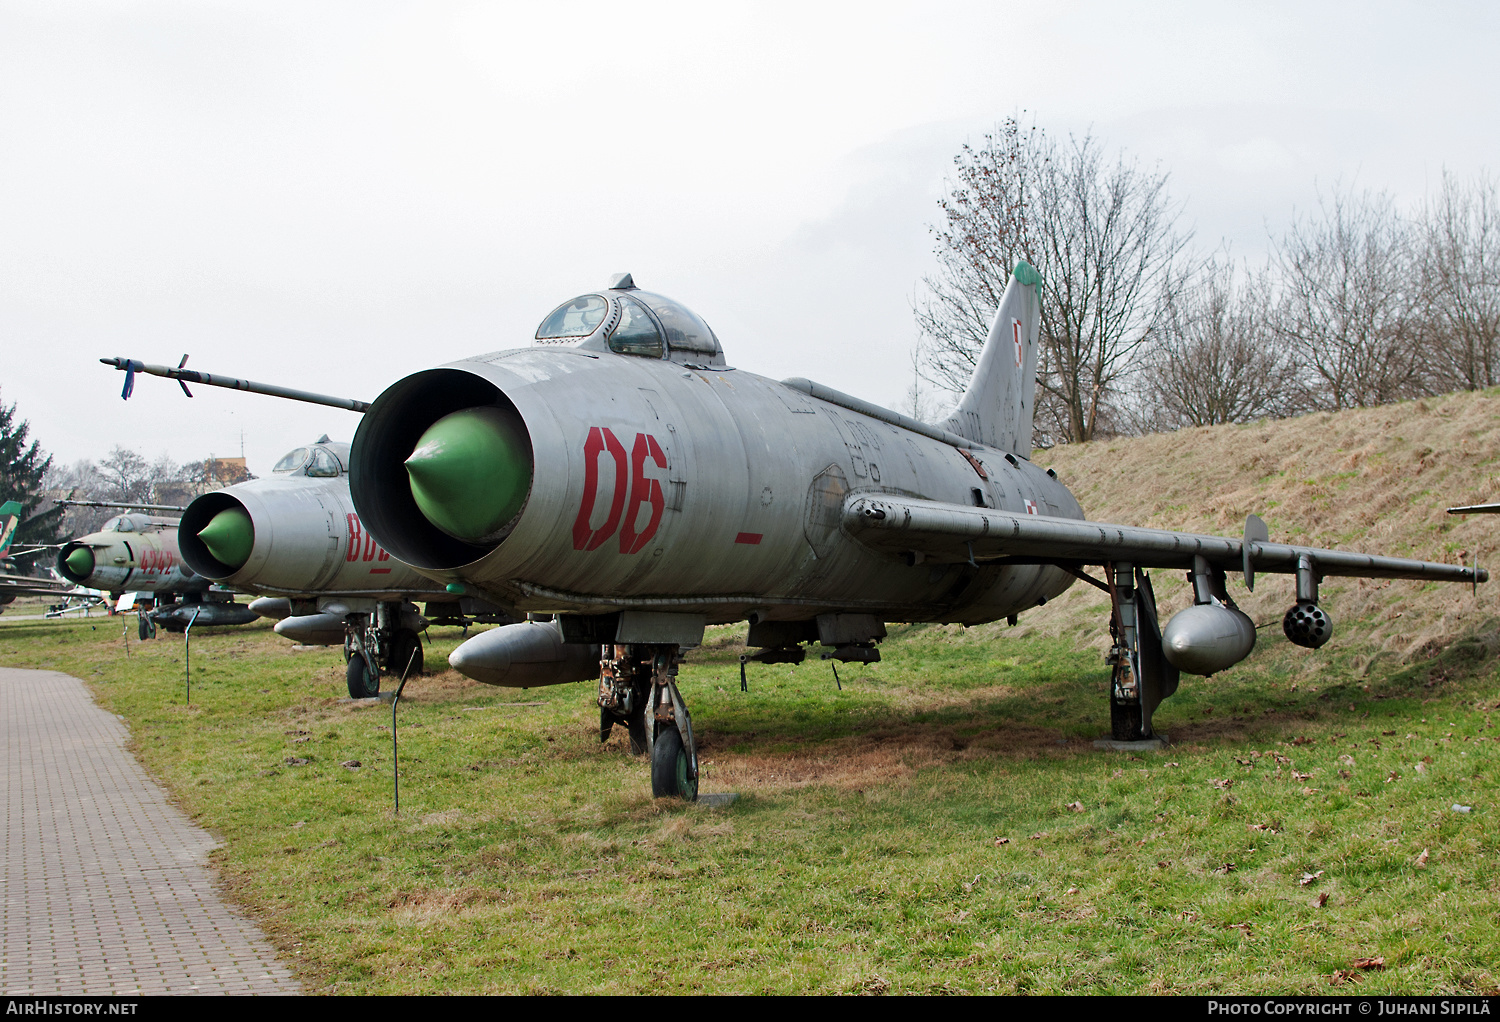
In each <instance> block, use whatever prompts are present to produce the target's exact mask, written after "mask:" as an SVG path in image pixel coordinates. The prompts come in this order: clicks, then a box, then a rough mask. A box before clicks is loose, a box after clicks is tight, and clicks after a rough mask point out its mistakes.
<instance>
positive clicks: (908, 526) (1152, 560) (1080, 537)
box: [843, 493, 1489, 583]
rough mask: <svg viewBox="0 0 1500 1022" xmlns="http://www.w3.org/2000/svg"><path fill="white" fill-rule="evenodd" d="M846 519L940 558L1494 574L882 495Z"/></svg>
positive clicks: (875, 543)
mask: <svg viewBox="0 0 1500 1022" xmlns="http://www.w3.org/2000/svg"><path fill="white" fill-rule="evenodd" d="M843 524H844V528H845V529H846V530H848V532H849V533H850V534H851V535H853V536H854V537H855V538H856V539H858V540H859V541H860V542H862V543H864V544H865V545H866V546H870V547H873V548H875V549H877V550H883V551H886V552H889V553H905V552H908V551H910V552H917V553H921V554H923V555H924V556H925V557H930V558H933V559H940V560H956V561H967V560H971V559H972V560H974V561H1001V560H1015V561H1029V562H1059V563H1064V564H1104V563H1107V562H1128V563H1131V564H1135V565H1138V566H1140V567H1143V568H1183V569H1190V568H1192V567H1193V564H1194V558H1196V557H1202V558H1204V559H1206V560H1207V561H1208V563H1209V564H1211V565H1213V566H1214V567H1217V568H1222V569H1224V570H1225V571H1226V572H1227V571H1240V570H1245V571H1246V572H1247V574H1248V573H1249V572H1270V573H1279V574H1295V573H1296V572H1297V567H1298V564H1299V562H1300V561H1301V559H1302V558H1304V557H1307V558H1311V560H1312V563H1313V565H1314V566H1315V568H1316V571H1317V573H1318V574H1319V575H1323V576H1331V575H1347V576H1353V577H1358V578H1404V579H1414V580H1421V581H1432V582H1470V583H1473V582H1485V581H1488V579H1489V572H1487V571H1485V570H1484V569H1483V568H1469V567H1464V566H1462V565H1456V564H1435V563H1433V562H1430V561H1416V560H1411V559H1408V558H1405V557H1379V556H1375V555H1372V554H1360V553H1354V552H1351V551H1347V550H1324V549H1320V548H1317V547H1305V546H1293V545H1290V544H1286V543H1270V542H1263V541H1259V540H1255V539H1251V540H1250V541H1249V551H1248V556H1247V555H1246V553H1247V552H1246V549H1245V547H1246V541H1244V540H1239V539H1230V538H1228V537H1226V536H1200V535H1196V534H1194V533H1190V532H1171V531H1168V530H1166V529H1143V528H1138V527H1136V526H1131V525H1112V524H1109V523H1106V522H1089V521H1080V520H1077V519H1072V518H1053V517H1049V516H1047V515H1026V514H1016V513H1014V512H1010V511H997V510H995V509H993V508H981V507H966V506H964V505H962V504H946V503H942V502H940V501H934V500H920V499H917V498H911V497H900V496H893V495H891V494H884V493H882V494H879V495H878V496H874V495H871V494H853V495H851V496H850V497H849V498H848V500H846V501H845V502H844V516H843Z"/></svg>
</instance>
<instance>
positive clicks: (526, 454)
mask: <svg viewBox="0 0 1500 1022" xmlns="http://www.w3.org/2000/svg"><path fill="white" fill-rule="evenodd" d="M406 474H407V477H408V479H409V481H410V483H411V495H412V497H413V498H414V499H415V500H416V502H417V507H418V508H420V509H421V511H422V514H424V515H426V516H427V520H428V521H429V522H431V523H432V524H433V525H436V526H437V527H438V528H439V529H442V530H443V531H444V532H446V533H447V534H448V535H450V536H453V537H455V538H457V539H461V540H464V541H466V542H469V543H478V542H482V541H484V540H485V539H487V538H488V537H489V536H491V535H492V534H493V533H495V532H496V531H497V530H499V529H500V527H501V526H503V525H504V524H505V523H506V522H508V521H510V520H511V519H512V518H514V517H515V516H516V513H517V512H518V511H520V510H521V505H522V504H524V503H525V502H526V494H527V493H528V492H530V490H531V444H530V443H529V442H528V440H527V437H526V435H525V434H524V433H523V432H522V431H521V430H520V429H518V428H517V426H516V424H515V423H514V422H513V421H512V419H511V417H510V416H507V415H506V414H505V413H504V412H502V411H501V410H500V409H498V408H465V409H464V410H463V411H461V412H454V413H453V414H451V415H445V416H443V417H442V418H441V419H439V420H438V421H437V422H434V423H433V424H432V425H431V426H428V427H427V432H425V433H423V434H422V436H421V438H420V439H418V440H417V446H416V448H415V449H414V450H413V451H412V452H411V457H409V458H407V459H406Z"/></svg>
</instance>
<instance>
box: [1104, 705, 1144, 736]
mask: <svg viewBox="0 0 1500 1022" xmlns="http://www.w3.org/2000/svg"><path fill="white" fill-rule="evenodd" d="M1109 723H1110V737H1112V738H1113V739H1114V740H1115V741H1117V742H1140V741H1145V740H1146V739H1147V738H1150V737H1151V734H1150V732H1148V731H1146V730H1145V728H1143V727H1142V726H1141V704H1140V703H1123V704H1122V703H1117V702H1115V701H1114V700H1113V699H1111V700H1110V703H1109Z"/></svg>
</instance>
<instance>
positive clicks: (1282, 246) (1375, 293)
mask: <svg viewBox="0 0 1500 1022" xmlns="http://www.w3.org/2000/svg"><path fill="white" fill-rule="evenodd" d="M1319 214H1320V215H1319V216H1318V217H1317V218H1310V217H1303V218H1299V219H1298V220H1296V221H1295V222H1294V223H1293V224H1292V226H1291V228H1290V229H1289V230H1288V231H1287V233H1286V235H1285V237H1283V238H1282V239H1281V241H1280V242H1278V243H1277V244H1276V254H1275V264H1276V268H1277V271H1278V274H1279V277H1280V281H1279V283H1280V286H1281V291H1282V296H1281V301H1280V302H1279V303H1278V306H1277V310H1276V328H1277V331H1278V332H1279V333H1280V335H1281V336H1282V337H1283V338H1284V339H1285V340H1287V341H1288V342H1290V343H1292V344H1294V345H1295V346H1296V351H1297V352H1298V354H1299V356H1300V357H1301V358H1302V359H1303V361H1304V362H1305V364H1306V365H1307V366H1309V367H1310V368H1311V370H1312V372H1313V373H1314V374H1316V379H1315V390H1314V399H1315V402H1316V405H1317V407H1320V408H1326V409H1330V410H1338V409H1342V408H1355V407H1364V406H1367V405H1379V404H1387V403H1389V402H1392V401H1399V400H1401V399H1403V398H1408V397H1413V396H1416V395H1418V394H1422V393H1426V392H1427V391H1428V385H1427V379H1426V377H1427V370H1428V368H1429V364H1430V363H1429V361H1428V360H1427V359H1425V358H1424V353H1423V351H1422V348H1421V346H1420V345H1419V344H1418V343H1417V339H1418V333H1419V327H1420V320H1419V317H1418V314H1417V305H1416V299H1417V295H1416V293H1415V287H1414V283H1413V279H1412V277H1413V274H1412V269H1411V268H1412V260H1411V232H1410V229H1409V228H1408V226H1407V224H1405V223H1404V222H1403V221H1402V220H1401V219H1400V217H1399V216H1398V215H1397V213H1396V209H1395V207H1394V205H1393V204H1392V202H1391V200H1390V198H1389V197H1388V196H1387V195H1385V194H1384V193H1380V194H1374V193H1371V192H1363V193H1360V194H1358V195H1355V194H1352V193H1348V192H1344V191H1342V190H1339V189H1335V191H1334V194H1333V196H1332V197H1331V198H1328V199H1321V200H1320V201H1319Z"/></svg>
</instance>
